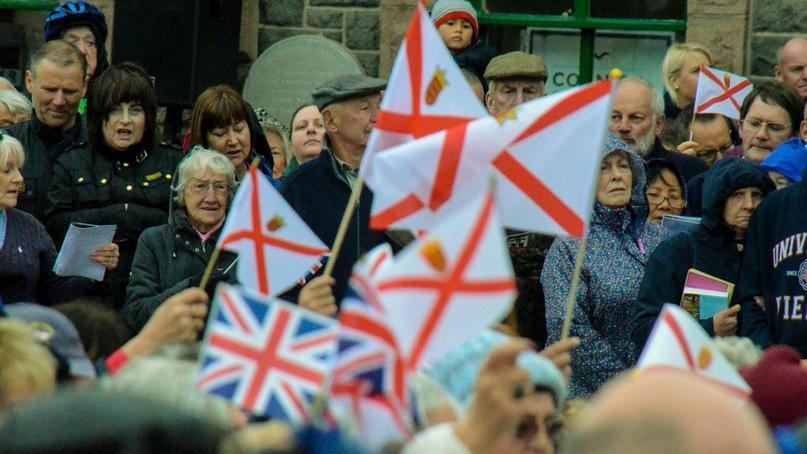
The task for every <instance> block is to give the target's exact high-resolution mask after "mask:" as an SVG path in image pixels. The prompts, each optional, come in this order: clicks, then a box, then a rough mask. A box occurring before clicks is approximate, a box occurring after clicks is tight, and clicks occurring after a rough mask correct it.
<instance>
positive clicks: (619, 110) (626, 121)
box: [610, 78, 708, 181]
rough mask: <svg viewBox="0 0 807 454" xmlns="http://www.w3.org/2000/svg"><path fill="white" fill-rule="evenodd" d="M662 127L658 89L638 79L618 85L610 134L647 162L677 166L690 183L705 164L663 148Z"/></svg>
mask: <svg viewBox="0 0 807 454" xmlns="http://www.w3.org/2000/svg"><path fill="white" fill-rule="evenodd" d="M663 126H664V101H663V100H662V98H661V95H660V94H659V92H658V90H656V89H655V88H654V87H653V86H652V85H650V84H649V83H647V82H645V81H644V80H642V79H638V78H627V79H624V80H622V81H620V82H619V86H618V87H617V89H616V93H614V104H613V108H612V114H611V125H610V129H611V132H613V133H614V134H617V135H619V137H620V138H621V139H622V140H624V141H625V142H627V143H628V145H630V146H631V147H633V150H634V151H636V152H637V153H639V155H641V156H642V158H644V161H645V162H647V161H649V160H651V159H658V158H663V159H666V160H668V161H670V162H672V163H673V164H675V165H676V167H678V169H679V170H681V175H683V176H684V179H685V180H687V181H689V180H690V179H692V178H693V177H695V175H698V174H699V173H701V172H705V171H706V170H707V169H708V167H707V165H706V164H705V163H704V162H703V161H701V160H700V159H698V158H693V157H691V156H686V155H684V154H681V153H675V152H670V151H667V150H665V149H664V147H663V146H662V145H661V141H660V140H659V138H658V137H657V136H658V134H659V133H660V132H661V129H662V127H663Z"/></svg>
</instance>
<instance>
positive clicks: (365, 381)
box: [330, 243, 412, 452]
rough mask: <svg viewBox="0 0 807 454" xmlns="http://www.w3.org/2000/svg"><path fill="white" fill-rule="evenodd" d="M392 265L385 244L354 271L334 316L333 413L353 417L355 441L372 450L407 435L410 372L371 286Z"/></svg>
mask: <svg viewBox="0 0 807 454" xmlns="http://www.w3.org/2000/svg"><path fill="white" fill-rule="evenodd" d="M392 262H393V256H392V248H391V247H390V246H389V244H386V243H384V244H382V245H379V246H377V247H375V248H374V249H372V250H371V251H370V252H368V253H367V254H366V255H365V256H364V257H363V258H362V259H361V260H360V261H359V262H357V263H356V265H355V266H354V267H353V274H352V276H351V278H350V284H349V286H348V289H347V291H346V292H345V297H344V298H343V299H342V305H341V309H340V312H339V322H340V331H339V341H338V348H337V355H336V362H335V366H334V369H333V384H332V386H331V400H330V403H331V409H332V410H333V414H335V415H340V414H342V413H350V414H352V416H353V419H354V420H355V421H356V423H357V425H358V434H357V437H358V438H359V439H360V440H362V441H364V442H365V444H366V445H367V446H368V447H369V448H371V449H373V452H375V451H380V450H381V448H382V447H383V445H384V444H385V443H388V442H389V441H402V440H406V439H408V438H410V437H411V436H412V432H411V429H410V426H411V410H410V407H409V403H408V393H407V389H408V383H409V374H408V373H407V370H406V368H405V367H404V366H405V364H404V359H403V357H402V356H401V353H400V350H399V348H398V343H397V341H396V339H395V335H394V333H393V332H392V330H391V329H390V327H389V324H388V322H387V315H386V313H385V311H384V308H383V307H382V306H381V304H380V302H379V300H378V293H377V289H376V283H375V276H376V275H377V274H378V273H379V272H380V271H381V270H382V269H384V268H385V267H388V266H390V265H391V264H392Z"/></svg>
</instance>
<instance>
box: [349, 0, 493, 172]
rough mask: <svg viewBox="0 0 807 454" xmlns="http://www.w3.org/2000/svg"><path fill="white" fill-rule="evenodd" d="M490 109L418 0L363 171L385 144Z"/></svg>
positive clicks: (391, 143)
mask: <svg viewBox="0 0 807 454" xmlns="http://www.w3.org/2000/svg"><path fill="white" fill-rule="evenodd" d="M487 114H488V113H487V111H486V110H485V108H484V106H482V104H481V103H480V102H479V100H478V99H477V98H476V95H474V92H473V90H472V89H471V87H470V86H469V85H468V82H466V80H465V76H463V74H462V71H461V70H460V68H459V67H458V66H457V64H456V63H455V62H454V58H453V57H451V54H450V53H449V51H448V49H446V46H445V44H444V43H443V40H442V39H441V38H440V35H439V34H438V33H437V29H436V28H434V24H433V23H432V21H431V20H429V17H428V15H427V14H426V10H425V9H424V8H423V5H422V4H420V3H418V6H417V11H415V14H414V15H413V16H412V22H411V23H410V24H409V31H408V32H407V33H406V38H405V39H404V42H403V44H402V45H401V48H400V50H399V51H398V56H397V57H396V58H395V63H394V65H393V67H392V72H391V73H390V78H389V83H388V84H387V89H386V92H385V94H384V99H383V100H382V102H381V112H379V114H378V121H377V122H376V125H375V127H374V128H373V132H372V134H371V135H370V139H369V142H368V143H367V148H366V149H365V151H364V161H363V162H362V165H361V167H360V169H361V172H362V175H364V176H365V178H367V175H368V174H369V173H370V172H371V171H372V167H371V166H372V165H371V163H370V161H371V159H372V158H373V155H374V154H376V153H378V152H380V151H382V150H386V149H388V148H392V147H394V146H396V145H400V144H402V143H406V142H409V141H411V140H414V139H416V138H419V137H423V136H426V135H428V134H431V133H433V132H437V131H441V130H443V129H448V128H450V127H452V126H456V125H458V124H462V123H466V122H468V121H470V120H473V119H475V118H479V117H484V116H486V115H487Z"/></svg>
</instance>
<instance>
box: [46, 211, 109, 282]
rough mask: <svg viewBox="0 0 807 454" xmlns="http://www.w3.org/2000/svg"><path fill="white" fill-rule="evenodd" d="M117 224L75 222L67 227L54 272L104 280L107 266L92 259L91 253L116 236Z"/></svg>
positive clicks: (60, 274) (61, 274)
mask: <svg viewBox="0 0 807 454" xmlns="http://www.w3.org/2000/svg"><path fill="white" fill-rule="evenodd" d="M116 228H117V226H115V225H92V224H82V223H80V222H73V223H72V224H70V228H69V229H67V235H65V237H64V242H63V243H62V250H60V251H59V256H58V257H56V263H55V264H54V265H53V272H54V273H56V274H57V275H59V276H81V277H87V278H90V279H93V280H96V281H102V280H104V272H105V271H106V268H104V266H103V265H101V264H100V263H98V262H96V261H94V260H92V259H91V258H90V255H92V253H93V252H95V251H96V250H97V249H98V248H100V247H101V246H106V245H107V244H109V243H111V242H112V239H113V238H114V237H115V229H116Z"/></svg>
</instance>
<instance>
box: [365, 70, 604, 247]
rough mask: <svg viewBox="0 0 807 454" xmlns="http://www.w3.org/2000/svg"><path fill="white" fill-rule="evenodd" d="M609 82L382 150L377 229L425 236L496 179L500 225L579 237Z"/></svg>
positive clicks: (377, 170)
mask: <svg viewBox="0 0 807 454" xmlns="http://www.w3.org/2000/svg"><path fill="white" fill-rule="evenodd" d="M611 89H612V83H611V81H610V80H608V81H603V82H598V83H594V84H590V85H586V86H583V87H579V88H575V89H572V90H567V91H564V92H561V93H557V94H554V95H552V96H547V97H544V98H539V99H536V100H533V101H530V102H528V103H525V104H521V105H520V106H517V107H516V108H515V109H513V110H511V111H509V112H507V113H505V114H504V115H502V116H500V117H499V118H492V117H485V118H480V119H478V120H475V121H473V122H471V123H465V124H462V125H458V126H455V127H453V128H451V129H449V130H447V131H441V132H438V133H435V134H433V135H430V136H428V137H424V138H423V139H420V140H417V141H414V142H411V143H408V144H404V145H401V146H398V147H396V148H393V149H390V150H386V151H385V152H384V153H382V154H380V155H378V156H377V157H376V159H375V160H374V169H373V175H372V177H371V178H368V180H367V184H368V186H370V187H371V188H372V189H373V192H374V200H373V209H372V218H371V226H372V227H373V228H377V229H388V228H407V229H411V230H429V229H430V228H431V227H432V226H433V225H434V224H435V223H436V222H438V221H439V220H440V219H443V218H445V217H446V216H450V215H452V214H453V213H456V211H457V210H458V209H460V208H461V207H462V206H463V205H465V204H466V203H468V201H469V200H473V199H474V198H476V197H479V196H480V194H481V193H483V192H484V191H485V188H486V185H485V184H484V182H485V181H487V177H488V175H489V174H490V173H491V172H493V173H494V174H495V175H496V176H497V182H498V187H497V191H496V192H497V193H496V196H497V204H498V206H499V208H500V210H501V216H502V223H503V224H504V225H506V226H508V227H513V228H517V229H522V230H532V231H539V232H545V233H548V234H552V235H570V236H574V237H582V235H583V233H584V231H585V227H586V225H587V223H588V219H589V217H590V215H591V208H592V206H593V197H594V184H595V179H596V175H597V172H598V169H599V162H600V149H601V148H602V143H603V140H604V137H605V134H606V132H607V126H608V118H609V117H610V114H611Z"/></svg>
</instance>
